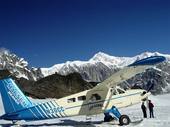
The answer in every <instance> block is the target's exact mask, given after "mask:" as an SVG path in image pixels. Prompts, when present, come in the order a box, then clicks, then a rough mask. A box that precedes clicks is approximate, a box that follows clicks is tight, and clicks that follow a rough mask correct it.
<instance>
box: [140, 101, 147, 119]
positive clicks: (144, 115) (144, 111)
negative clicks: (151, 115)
mask: <svg viewBox="0 0 170 127" xmlns="http://www.w3.org/2000/svg"><path fill="white" fill-rule="evenodd" d="M141 109H142V112H143V118H147V112H146V106H145V104H144V102H142V105H141Z"/></svg>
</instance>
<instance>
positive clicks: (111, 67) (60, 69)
mask: <svg viewBox="0 0 170 127" xmlns="http://www.w3.org/2000/svg"><path fill="white" fill-rule="evenodd" d="M159 55H162V56H165V57H166V58H167V60H170V55H167V54H161V53H158V52H154V53H151V52H144V53H142V54H140V55H137V56H134V57H115V56H110V55H108V54H105V53H102V52H99V53H97V54H95V55H94V56H93V57H92V58H91V59H90V60H89V61H68V62H66V63H62V64H56V65H54V66H52V67H50V68H41V69H39V73H41V74H42V77H46V76H48V75H52V74H54V73H59V74H61V75H68V74H70V73H73V72H78V73H80V74H81V75H82V77H83V78H84V79H85V80H87V81H93V82H101V81H103V80H104V79H106V78H107V77H108V76H110V75H111V74H113V73H114V72H115V71H117V70H118V69H120V68H122V67H124V66H127V65H129V64H131V63H133V62H134V61H136V60H140V59H143V58H146V57H150V56H159Z"/></svg>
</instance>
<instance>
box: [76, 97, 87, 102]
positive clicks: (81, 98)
mask: <svg viewBox="0 0 170 127" xmlns="http://www.w3.org/2000/svg"><path fill="white" fill-rule="evenodd" d="M84 100H86V96H79V97H78V101H84Z"/></svg>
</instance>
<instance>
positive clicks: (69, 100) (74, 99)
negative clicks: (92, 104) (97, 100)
mask: <svg viewBox="0 0 170 127" xmlns="http://www.w3.org/2000/svg"><path fill="white" fill-rule="evenodd" d="M67 102H68V103H72V102H76V98H70V99H68V100H67Z"/></svg>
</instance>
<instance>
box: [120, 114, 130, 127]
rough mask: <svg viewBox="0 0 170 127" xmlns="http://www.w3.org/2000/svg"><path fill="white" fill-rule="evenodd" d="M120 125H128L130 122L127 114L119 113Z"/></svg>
mask: <svg viewBox="0 0 170 127" xmlns="http://www.w3.org/2000/svg"><path fill="white" fill-rule="evenodd" d="M119 123H120V125H128V124H129V123H130V118H129V116H127V115H121V117H120V118H119Z"/></svg>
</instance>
